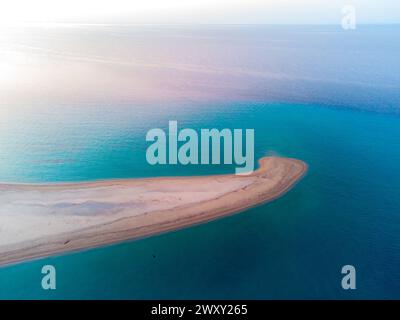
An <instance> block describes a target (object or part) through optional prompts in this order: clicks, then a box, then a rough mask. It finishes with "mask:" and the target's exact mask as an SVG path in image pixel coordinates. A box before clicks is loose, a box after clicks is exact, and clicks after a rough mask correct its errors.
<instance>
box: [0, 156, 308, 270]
mask: <svg viewBox="0 0 400 320" xmlns="http://www.w3.org/2000/svg"><path fill="white" fill-rule="evenodd" d="M259 164H260V166H259V168H258V169H257V170H255V171H254V172H253V173H252V174H250V175H248V176H237V175H233V174H231V175H229V174H228V175H213V176H193V177H192V176H190V177H188V176H185V177H158V178H140V179H127V180H110V181H107V180H105V181H96V182H82V183H67V184H61V183H60V184H59V183H57V184H46V185H43V184H40V185H28V184H0V228H1V230H2V232H1V233H0V266H3V265H9V264H14V263H18V262H22V261H26V260H31V259H37V258H43V257H48V256H52V255H58V254H62V253H66V252H74V251H79V250H84V249H90V248H94V247H99V246H105V245H110V244H114V243H118V242H122V241H127V240H135V239H140V238H145V237H149V236H152V235H157V234H161V233H165V232H169V231H173V230H178V229H182V228H185V227H189V226H192V225H197V224H202V223H206V222H208V221H211V220H215V219H219V218H222V217H224V216H227V215H231V214H234V213H238V212H241V211H244V210H246V209H248V208H250V207H253V206H256V205H260V204H263V203H266V202H269V201H273V200H275V199H276V198H279V197H280V196H282V195H283V194H285V193H286V192H288V191H289V190H290V189H291V188H292V187H293V186H294V185H295V183H296V182H298V181H299V180H300V178H301V177H302V176H303V175H304V174H305V172H306V171H307V165H306V164H305V163H304V162H303V161H300V160H297V159H289V158H279V157H264V158H261V159H260V160H259ZM10 211H11V212H12V213H13V214H10ZM3 218H4V219H3Z"/></svg>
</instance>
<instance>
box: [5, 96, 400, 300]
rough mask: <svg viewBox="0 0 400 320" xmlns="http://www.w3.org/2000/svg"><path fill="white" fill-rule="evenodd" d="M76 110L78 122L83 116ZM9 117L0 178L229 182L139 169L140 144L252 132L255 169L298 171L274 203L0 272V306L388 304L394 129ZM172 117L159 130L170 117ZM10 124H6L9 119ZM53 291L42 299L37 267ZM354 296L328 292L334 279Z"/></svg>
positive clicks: (132, 111)
mask: <svg viewBox="0 0 400 320" xmlns="http://www.w3.org/2000/svg"><path fill="white" fill-rule="evenodd" d="M82 110H85V112H82ZM154 110H155V107H154V106H153V108H150V107H149V106H141V107H134V106H127V105H126V106H124V105H121V106H104V107H102V108H98V107H91V106H84V109H83V108H82V106H76V107H68V108H58V109H57V108H44V107H43V108H42V109H41V111H40V112H39V111H38V109H35V112H31V111H29V110H21V109H19V110H18V109H17V110H13V111H12V112H10V114H12V115H10V118H9V119H7V120H10V121H4V122H3V125H2V126H1V127H0V133H1V134H0V144H1V148H2V151H3V153H2V155H1V156H0V180H1V181H17V182H22V181H23V182H28V181H29V182H49V181H80V180H94V179H108V178H123V177H143V176H162V175H193V174H210V173H222V172H232V171H233V167H229V166H187V167H183V166H156V167H152V166H150V165H148V164H147V163H146V160H145V150H146V147H147V144H146V142H145V133H146V132H147V130H148V129H150V128H154V127H163V128H165V129H166V128H167V125H168V120H178V123H179V125H180V127H181V128H182V127H191V128H195V129H196V128H197V129H199V128H213V127H216V128H220V129H222V128H232V129H233V128H254V129H255V142H256V157H257V158H259V157H261V156H263V155H265V154H277V155H282V156H288V157H296V158H299V159H302V160H304V161H306V162H307V163H308V164H309V172H308V174H307V176H306V177H305V178H304V179H303V180H301V182H300V183H299V184H298V185H296V187H295V188H294V189H292V190H291V191H290V192H289V193H288V194H286V195H285V196H284V197H282V198H280V199H278V200H276V201H274V202H272V203H269V204H266V205H262V206H259V207H256V208H253V209H250V210H247V211H245V212H243V213H241V214H237V215H234V216H231V217H227V218H224V219H221V220H217V221H214V222H211V223H208V224H205V225H199V226H195V227H191V228H188V229H185V230H180V231H176V232H171V233H168V234H163V235H159V236H155V237H152V238H148V239H142V240H139V241H134V242H126V243H123V244H118V245H112V246H109V247H105V248H99V249H93V250H89V251H86V252H79V253H74V254H67V255H64V256H59V257H53V258H48V259H42V260H37V261H33V262H27V263H22V264H18V265H14V266H9V267H3V268H0V298H56V299H63V298H83V299H86V298H111V299H118V298H138V299H146V298H165V299H167V298H169V299H172V298H226V299H229V298H256V299H261V298H341V299H342V298H344V299H348V298H400V272H399V270H400V212H399V208H400V197H399V194H400V183H399V181H400V170H399V168H398V166H399V164H400V138H399V137H400V118H399V117H398V116H396V115H382V114H379V113H372V112H362V111H353V110H348V109H347V110H346V109H334V108H327V107H319V106H310V105H291V104H264V103H226V104H208V105H205V104H203V105H196V104H188V105H187V106H185V107H184V108H182V106H181V107H180V112H179V113H178V112H176V109H174V106H171V105H169V106H168V107H167V106H165V107H163V106H162V105H158V106H157V110H158V111H157V112H156V113H155V112H154ZM171 117H172V118H171ZM11 119H12V121H11ZM44 264H53V265H54V266H55V267H56V269H57V290H55V291H52V292H49V291H44V290H42V289H41V286H40V282H41V276H42V275H41V273H40V270H41V267H42V266H43V265H44ZM346 264H351V265H354V266H355V267H356V270H357V289H356V290H354V291H344V290H342V289H341V285H340V283H341V277H342V275H341V273H340V271H341V268H342V266H343V265H346Z"/></svg>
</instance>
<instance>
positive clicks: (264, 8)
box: [0, 0, 400, 25]
mask: <svg viewBox="0 0 400 320" xmlns="http://www.w3.org/2000/svg"><path fill="white" fill-rule="evenodd" d="M344 5H352V6H354V7H355V9H356V14H357V22H358V23H374V24H375V23H400V1H399V0H1V1H0V25H14V24H17V25H18V24H26V23H28V24H29V23H45V24H46V23H87V24H336V23H340V20H341V17H342V8H343V6H344Z"/></svg>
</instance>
